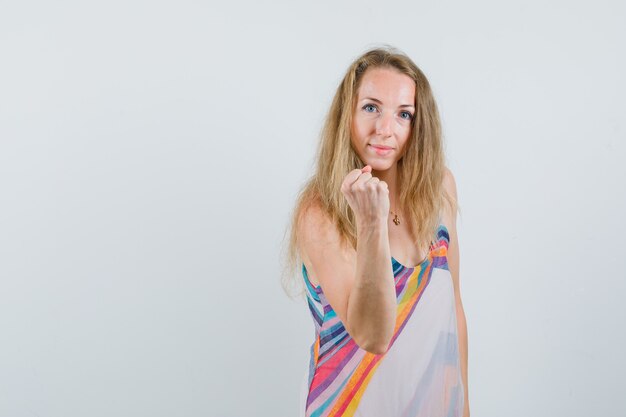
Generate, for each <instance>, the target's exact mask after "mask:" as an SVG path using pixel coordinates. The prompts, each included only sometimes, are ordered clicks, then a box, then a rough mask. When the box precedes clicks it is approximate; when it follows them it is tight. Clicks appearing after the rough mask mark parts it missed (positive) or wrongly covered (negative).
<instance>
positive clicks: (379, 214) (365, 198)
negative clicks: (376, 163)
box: [341, 165, 389, 224]
mask: <svg viewBox="0 0 626 417" xmlns="http://www.w3.org/2000/svg"><path fill="white" fill-rule="evenodd" d="M341 192H342V193H343V195H344V196H345V197H346V200H348V204H349V205H350V207H351V208H352V210H353V211H354V215H355V216H356V219H357V222H358V223H360V224H370V223H379V222H381V221H382V222H384V223H385V224H386V221H387V217H388V216H389V188H388V187H387V183H386V182H385V181H381V180H379V179H378V178H376V177H373V176H372V167H371V166H370V165H366V166H364V167H363V168H361V169H354V170H352V171H350V172H349V173H348V175H346V177H345V178H344V180H343V183H342V184H341Z"/></svg>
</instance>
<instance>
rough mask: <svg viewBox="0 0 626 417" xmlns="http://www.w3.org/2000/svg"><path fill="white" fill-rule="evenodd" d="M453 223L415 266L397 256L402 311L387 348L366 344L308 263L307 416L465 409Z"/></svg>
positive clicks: (399, 416)
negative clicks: (311, 275)
mask: <svg viewBox="0 0 626 417" xmlns="http://www.w3.org/2000/svg"><path fill="white" fill-rule="evenodd" d="M449 241H450V237H449V234H448V229H447V228H446V227H445V226H444V225H443V224H440V225H439V227H438V229H437V242H436V243H435V244H433V245H431V248H430V252H429V254H428V255H427V256H426V258H425V259H424V260H423V261H422V262H421V263H420V264H419V265H416V266H415V267H407V266H404V265H402V264H400V263H399V262H398V261H397V260H395V259H394V258H393V257H392V258H391V261H392V268H393V275H394V280H395V284H396V301H397V315H396V325H395V329H394V334H393V337H392V339H391V342H390V344H389V348H388V350H387V352H385V353H383V354H381V355H376V354H373V353H370V352H367V351H366V350H364V349H361V348H360V347H359V346H358V345H357V344H356V343H355V342H354V340H353V339H352V338H351V337H350V335H349V334H348V332H347V331H346V329H345V328H344V326H343V323H342V322H341V321H340V320H339V317H338V316H337V314H336V313H335V311H334V310H333V308H332V307H331V306H330V304H329V303H328V300H327V299H326V297H325V296H324V292H323V291H322V288H321V287H320V286H313V285H312V284H311V282H310V281H309V279H308V276H307V271H306V267H305V266H304V264H302V273H303V277H304V282H305V287H306V296H307V302H308V306H309V310H310V312H311V316H312V318H313V323H314V326H315V340H314V342H313V344H312V345H311V349H310V354H311V357H310V361H309V364H308V369H307V370H306V372H305V375H304V377H303V380H302V386H301V392H300V416H306V417H326V416H332V417H336V416H343V417H351V416H358V417H418V416H419V417H440V416H441V417H443V416H446V417H448V416H451V417H452V416H453V417H457V416H462V415H463V402H464V390H463V380H462V377H461V369H460V357H459V349H458V339H457V323H456V303H455V298H454V287H453V284H452V276H451V274H450V271H449V269H448V262H447V257H446V254H447V250H448V244H449Z"/></svg>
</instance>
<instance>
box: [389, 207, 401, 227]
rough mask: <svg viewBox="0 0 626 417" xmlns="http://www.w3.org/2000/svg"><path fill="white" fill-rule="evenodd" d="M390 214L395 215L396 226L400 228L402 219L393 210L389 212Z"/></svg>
mask: <svg viewBox="0 0 626 417" xmlns="http://www.w3.org/2000/svg"><path fill="white" fill-rule="evenodd" d="M389 213H391V214H393V215H394V218H393V222H394V223H395V224H396V226H400V218H399V217H398V215H397V214H396V213H394V212H393V211H391V210H389Z"/></svg>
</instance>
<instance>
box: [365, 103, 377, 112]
mask: <svg viewBox="0 0 626 417" xmlns="http://www.w3.org/2000/svg"><path fill="white" fill-rule="evenodd" d="M368 109H376V106H374V105H373V104H366V105H365V106H363V110H365V111H366V112H368V113H371V111H368Z"/></svg>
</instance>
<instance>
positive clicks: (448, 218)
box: [443, 168, 470, 417]
mask: <svg viewBox="0 0 626 417" xmlns="http://www.w3.org/2000/svg"><path fill="white" fill-rule="evenodd" d="M443 183H444V188H445V189H446V191H447V192H448V194H449V195H450V196H451V197H452V198H454V199H455V200H456V199H457V193H456V182H455V180H454V176H453V175H452V172H451V171H450V170H449V169H447V168H446V173H445V175H444V181H443ZM443 220H444V224H445V225H446V227H447V228H448V232H449V234H450V242H449V245H448V256H447V257H448V268H449V269H450V274H451V275H452V282H453V284H454V297H455V300H456V321H457V328H458V337H459V356H460V360H461V376H462V378H463V386H464V394H465V406H464V407H465V408H464V410H463V417H469V415H470V412H469V395H468V392H469V389H468V385H467V382H468V381H467V380H468V378H467V367H468V366H467V357H468V355H467V350H468V349H467V322H466V320H465V311H464V310H463V302H462V301H461V289H460V286H459V269H460V257H459V241H458V237H457V231H456V212H454V213H452V212H451V211H450V210H449V208H448V210H446V211H445V214H444V216H443Z"/></svg>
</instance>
